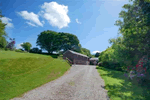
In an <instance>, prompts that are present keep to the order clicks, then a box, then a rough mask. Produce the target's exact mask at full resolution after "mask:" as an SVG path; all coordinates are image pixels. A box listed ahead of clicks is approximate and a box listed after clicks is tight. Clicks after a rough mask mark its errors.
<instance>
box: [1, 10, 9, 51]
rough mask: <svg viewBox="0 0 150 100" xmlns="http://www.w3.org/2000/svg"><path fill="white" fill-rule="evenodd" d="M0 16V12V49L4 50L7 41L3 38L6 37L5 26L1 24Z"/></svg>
mask: <svg viewBox="0 0 150 100" xmlns="http://www.w3.org/2000/svg"><path fill="white" fill-rule="evenodd" d="M1 18H2V14H1V12H0V48H5V47H6V45H7V41H6V38H5V36H7V34H6V32H5V26H6V24H4V23H2V20H1Z"/></svg>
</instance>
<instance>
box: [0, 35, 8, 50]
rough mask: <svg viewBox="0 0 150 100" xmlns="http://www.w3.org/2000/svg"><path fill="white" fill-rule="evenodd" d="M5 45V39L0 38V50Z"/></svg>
mask: <svg viewBox="0 0 150 100" xmlns="http://www.w3.org/2000/svg"><path fill="white" fill-rule="evenodd" d="M6 45H7V41H6V38H5V37H3V36H2V37H0V48H5V47H6Z"/></svg>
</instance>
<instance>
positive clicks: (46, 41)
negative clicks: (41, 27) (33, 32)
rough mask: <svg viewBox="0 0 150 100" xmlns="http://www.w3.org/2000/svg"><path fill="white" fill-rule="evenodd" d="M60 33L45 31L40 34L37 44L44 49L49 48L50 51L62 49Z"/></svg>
mask: <svg viewBox="0 0 150 100" xmlns="http://www.w3.org/2000/svg"><path fill="white" fill-rule="evenodd" d="M60 40H61V39H60V35H59V34H58V33H57V32H55V31H50V30H48V31H44V32H41V33H40V35H38V38H37V42H36V43H37V46H40V47H41V48H42V49H44V50H47V51H48V53H53V51H57V50H61V46H60V45H61V44H60V43H61V41H60Z"/></svg>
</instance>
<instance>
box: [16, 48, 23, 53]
mask: <svg viewBox="0 0 150 100" xmlns="http://www.w3.org/2000/svg"><path fill="white" fill-rule="evenodd" d="M15 51H16V52H23V53H26V51H24V50H22V49H16V50H15Z"/></svg>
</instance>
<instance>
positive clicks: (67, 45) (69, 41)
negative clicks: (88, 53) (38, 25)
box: [59, 32, 80, 51]
mask: <svg viewBox="0 0 150 100" xmlns="http://www.w3.org/2000/svg"><path fill="white" fill-rule="evenodd" d="M59 35H60V39H59V40H60V42H61V45H60V48H61V49H63V50H64V51H66V50H72V49H74V48H78V50H77V51H80V45H79V39H78V38H77V36H75V35H73V34H70V33H63V32H59Z"/></svg>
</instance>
